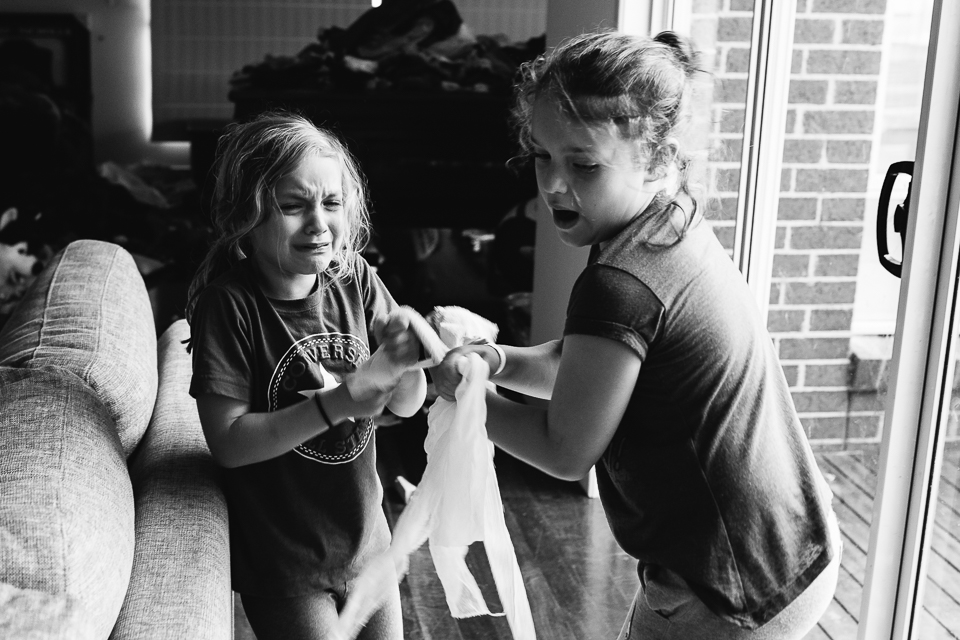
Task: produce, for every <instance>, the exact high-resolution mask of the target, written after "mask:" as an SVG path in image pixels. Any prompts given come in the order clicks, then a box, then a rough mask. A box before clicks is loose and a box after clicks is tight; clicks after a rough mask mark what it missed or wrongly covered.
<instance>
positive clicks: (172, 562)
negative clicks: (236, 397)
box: [111, 320, 233, 640]
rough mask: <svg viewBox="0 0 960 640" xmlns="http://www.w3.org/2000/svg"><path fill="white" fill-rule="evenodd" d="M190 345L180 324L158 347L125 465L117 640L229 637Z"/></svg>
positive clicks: (223, 522)
mask: <svg viewBox="0 0 960 640" xmlns="http://www.w3.org/2000/svg"><path fill="white" fill-rule="evenodd" d="M188 335H189V328H188V327H187V322H186V320H178V321H177V322H175V323H174V324H172V325H171V326H170V327H169V328H168V329H167V330H166V331H165V332H164V334H163V336H161V338H160V342H159V347H158V360H159V366H160V388H159V391H158V393H157V406H156V409H155V411H154V413H153V419H152V420H151V421H150V427H149V428H148V429H147V433H146V435H145V436H144V437H143V442H142V443H141V445H140V448H139V449H137V452H136V453H135V454H134V455H133V457H132V458H131V459H130V477H131V480H132V481H133V491H134V500H135V504H136V533H137V537H136V540H137V542H136V551H135V555H134V562H133V574H132V575H131V577H130V587H129V589H128V590H127V596H126V600H125V601H124V604H123V609H122V610H121V612H120V618H119V620H118V621H117V626H116V627H115V628H114V631H113V635H112V636H111V638H114V639H115V640H134V639H143V640H164V639H168V638H169V639H170V640H179V639H180V638H210V639H216V638H224V639H227V638H230V636H231V623H232V620H233V600H232V593H233V592H232V591H231V588H230V541H229V533H228V521H227V503H226V500H225V499H224V497H223V493H222V492H221V489H220V485H219V473H218V467H217V466H216V464H215V463H214V461H213V457H212V456H211V455H210V451H209V449H207V442H206V440H205V439H204V437H203V432H202V431H201V429H200V419H199V417H198V416H197V404H196V402H195V401H194V399H193V398H191V397H190V395H189V394H188V392H187V390H188V388H189V386H190V377H191V375H192V372H193V367H192V365H191V360H190V355H189V354H188V353H187V350H186V347H185V346H184V345H183V344H182V343H181V341H182V340H184V339H186V338H187V336H188Z"/></svg>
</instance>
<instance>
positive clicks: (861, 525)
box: [807, 445, 960, 640]
mask: <svg viewBox="0 0 960 640" xmlns="http://www.w3.org/2000/svg"><path fill="white" fill-rule="evenodd" d="M817 460H818V462H819V464H820V468H821V470H822V471H823V473H824V475H825V476H826V477H827V479H828V480H829V482H830V486H831V487H832V488H833V491H834V498H835V499H834V510H835V511H836V513H837V517H838V518H839V520H840V529H841V532H842V534H843V544H844V550H843V558H842V561H841V571H840V579H839V584H838V586H837V593H836V595H835V597H834V601H833V603H832V605H831V607H830V609H829V610H828V611H827V613H826V615H824V617H823V618H822V619H821V621H820V624H819V628H818V629H817V630H816V631H815V632H813V633H811V634H810V635H808V636H807V637H808V639H810V640H813V639H817V640H820V639H823V638H832V639H836V640H845V639H847V638H855V637H856V630H857V619H858V618H859V617H860V599H861V595H862V592H863V579H864V575H865V574H866V558H867V549H868V547H869V541H870V520H871V516H872V513H873V496H874V490H875V488H876V484H877V474H876V465H875V463H874V460H875V456H873V455H869V454H864V453H863V452H857V451H849V452H830V453H827V452H823V453H819V454H817ZM935 523H936V525H935V529H934V534H933V535H934V537H933V541H932V551H933V553H932V554H931V556H930V559H929V564H928V571H927V582H926V585H925V587H924V588H925V594H924V600H923V602H924V606H923V609H922V611H921V613H920V619H919V621H918V624H919V627H918V632H917V637H918V638H919V639H920V640H946V639H954V638H960V602H958V599H960V448H958V447H956V446H954V445H951V446H950V447H949V448H948V450H947V451H946V453H945V455H944V461H943V472H942V474H941V482H940V491H939V500H938V502H937V507H936V520H935Z"/></svg>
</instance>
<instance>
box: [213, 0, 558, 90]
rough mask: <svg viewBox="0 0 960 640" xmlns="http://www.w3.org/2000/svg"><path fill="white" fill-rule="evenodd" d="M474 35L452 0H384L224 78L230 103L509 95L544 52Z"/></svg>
mask: <svg viewBox="0 0 960 640" xmlns="http://www.w3.org/2000/svg"><path fill="white" fill-rule="evenodd" d="M545 45H546V37H545V35H541V36H538V37H534V38H530V39H529V40H527V41H526V42H509V41H508V39H507V37H506V36H503V35H496V36H483V35H480V36H476V35H474V34H473V33H472V32H471V31H470V29H469V27H468V26H467V25H466V24H465V23H464V22H463V19H462V18H461V17H460V13H459V12H458V11H457V8H456V6H455V5H454V4H453V2H452V1H451V0H383V4H382V5H381V6H379V7H376V8H372V9H369V10H367V11H366V12H365V13H364V14H363V15H361V16H360V17H359V18H358V19H357V20H356V21H354V22H353V24H351V25H350V26H349V27H347V28H346V29H344V28H341V27H323V28H321V29H320V30H319V32H318V34H317V40H316V41H315V42H312V43H310V44H309V45H307V46H306V47H304V49H302V50H301V51H300V52H299V53H297V54H296V55H293V56H276V55H267V56H266V58H265V59H264V60H263V61H261V62H259V63H255V64H248V65H245V66H244V67H243V68H242V69H240V70H239V71H237V72H235V73H234V74H233V77H232V78H231V79H230V99H231V100H236V99H237V98H238V97H241V96H242V95H243V94H244V93H247V92H251V91H255V92H256V91H271V92H275V91H298V90H306V91H311V90H312V91H316V90H321V91H331V90H340V91H366V90H393V91H475V92H481V93H491V94H498V95H509V94H510V92H511V91H512V87H513V83H514V80H515V76H516V72H517V68H518V67H519V66H520V65H521V64H522V63H523V62H526V61H528V60H532V59H534V58H536V57H537V56H539V55H540V54H542V53H543V52H544V48H545Z"/></svg>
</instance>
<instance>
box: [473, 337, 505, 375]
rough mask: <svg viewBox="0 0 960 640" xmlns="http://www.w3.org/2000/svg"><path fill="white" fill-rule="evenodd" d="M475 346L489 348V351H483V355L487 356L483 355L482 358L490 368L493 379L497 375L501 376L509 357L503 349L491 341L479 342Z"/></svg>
mask: <svg viewBox="0 0 960 640" xmlns="http://www.w3.org/2000/svg"><path fill="white" fill-rule="evenodd" d="M475 344H477V345H479V346H480V347H487V349H484V350H483V353H484V354H486V356H484V355H481V356H480V357H481V358H483V360H484V362H486V363H487V366H488V367H490V377H491V378H492V377H494V376H496V375H499V374H500V373H501V372H502V371H503V368H504V367H505V366H506V364H507V356H506V355H505V354H504V353H503V349H501V348H500V345H498V344H494V343H493V342H490V341H489V340H482V341H478V342H476V343H475Z"/></svg>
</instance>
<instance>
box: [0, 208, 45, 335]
mask: <svg viewBox="0 0 960 640" xmlns="http://www.w3.org/2000/svg"><path fill="white" fill-rule="evenodd" d="M16 219H17V210H16V209H15V208H10V209H7V210H6V211H4V212H3V215H0V231H2V230H3V229H4V228H6V227H8V226H9V225H10V223H11V222H13V221H14V220H16ZM41 269H43V263H42V262H41V261H40V259H39V258H37V257H36V256H34V255H31V254H30V253H29V252H28V244H27V242H26V241H25V240H24V241H20V242H17V243H15V244H5V243H3V242H0V316H6V315H9V314H10V312H11V311H13V308H14V307H15V306H16V304H17V302H18V301H19V300H20V297H21V296H22V295H23V292H24V291H26V289H27V287H29V286H30V283H32V282H33V280H34V278H35V277H36V275H37V274H38V273H40V270H41Z"/></svg>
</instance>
